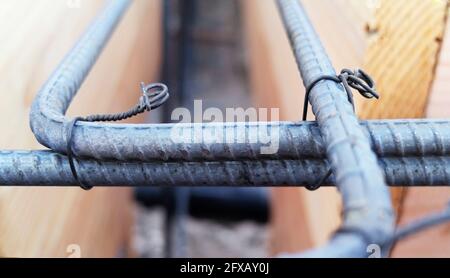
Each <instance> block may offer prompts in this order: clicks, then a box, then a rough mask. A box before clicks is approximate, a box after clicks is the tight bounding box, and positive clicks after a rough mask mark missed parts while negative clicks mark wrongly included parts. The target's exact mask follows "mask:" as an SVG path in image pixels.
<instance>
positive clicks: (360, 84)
mask: <svg viewBox="0 0 450 278" xmlns="http://www.w3.org/2000/svg"><path fill="white" fill-rule="evenodd" d="M324 80H329V81H334V82H336V83H338V84H342V86H343V87H344V90H345V92H346V93H347V99H348V102H350V104H351V105H352V108H353V112H355V103H354V101H353V93H352V88H353V89H355V90H357V91H358V92H359V94H360V95H362V96H363V97H365V98H368V99H371V98H376V99H379V98H380V96H379V95H378V93H377V91H376V88H375V82H374V81H373V79H372V78H371V77H370V76H369V75H368V74H367V73H365V72H364V71H363V70H361V69H357V70H355V71H352V70H350V69H343V70H342V71H341V73H340V74H339V75H337V76H334V75H322V76H319V77H318V78H317V79H315V80H314V81H313V82H311V84H310V85H309V86H308V87H306V94H305V102H304V104H303V121H306V119H307V116H308V102H309V95H310V93H311V91H312V89H313V88H314V87H315V86H316V85H317V84H318V83H319V82H321V81H324ZM332 173H333V172H332V170H331V169H329V170H328V171H327V173H326V174H325V176H323V177H322V178H320V180H319V181H317V182H316V183H315V184H313V185H307V186H306V189H308V190H310V191H315V190H317V189H319V188H320V187H321V186H322V184H323V183H324V182H325V181H326V180H327V179H328V178H329V177H330V176H331V174H332Z"/></svg>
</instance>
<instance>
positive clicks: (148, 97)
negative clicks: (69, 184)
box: [65, 82, 170, 190]
mask: <svg viewBox="0 0 450 278" xmlns="http://www.w3.org/2000/svg"><path fill="white" fill-rule="evenodd" d="M141 91H142V96H141V97H140V98H139V102H138V104H137V105H136V106H134V107H133V108H132V109H130V110H129V111H127V112H123V113H118V114H104V115H101V114H98V115H91V116H87V117H76V118H73V119H72V120H70V121H69V122H68V124H67V125H66V127H65V130H66V140H67V149H66V155H67V159H68V160H69V165H70V170H71V171H72V175H73V177H74V179H75V180H76V181H77V182H78V183H79V184H80V187H81V188H83V189H84V190H90V189H92V186H91V185H87V184H85V183H84V182H83V181H82V180H81V179H80V177H79V175H78V173H77V169H76V166H75V162H74V156H73V149H72V139H73V138H72V137H73V128H74V126H75V124H76V123H77V122H78V121H82V122H115V121H121V120H125V119H128V118H131V117H134V116H136V115H138V114H141V113H143V112H145V111H151V110H154V109H156V108H158V107H160V106H161V105H163V104H164V103H165V102H166V101H167V99H169V96H170V95H169V89H168V88H167V86H166V85H165V84H162V83H151V84H148V85H145V83H143V82H141Z"/></svg>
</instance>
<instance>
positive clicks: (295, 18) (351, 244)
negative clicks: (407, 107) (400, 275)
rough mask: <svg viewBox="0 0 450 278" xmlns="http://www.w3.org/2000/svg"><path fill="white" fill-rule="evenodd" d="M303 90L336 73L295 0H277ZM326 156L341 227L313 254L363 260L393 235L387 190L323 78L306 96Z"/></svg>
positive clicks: (344, 101) (337, 90)
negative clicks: (341, 211) (373, 246)
mask: <svg viewBox="0 0 450 278" xmlns="http://www.w3.org/2000/svg"><path fill="white" fill-rule="evenodd" d="M278 4H279V8H280V11H281V15H282V17H283V20H284V24H285V27H286V29H287V32H288V34H289V38H290V41H291V44H292V48H293V51H294V54H295V58H296V61H297V64H298V67H299V70H300V73H301V76H302V78H303V82H304V84H305V87H309V86H310V84H312V83H313V82H314V81H315V80H317V79H318V78H319V77H321V76H323V75H331V76H335V75H336V72H335V70H334V68H333V66H332V64H331V62H330V60H329V58H328V56H327V54H326V52H325V49H324V48H323V46H322V44H321V42H320V39H319V37H318V36H317V34H316V32H315V30H314V28H313V26H312V24H311V22H310V21H309V19H308V17H307V15H306V13H305V11H304V9H303V7H302V6H301V4H300V3H299V1H297V0H278ZM309 102H310V103H311V106H312V110H313V112H314V114H315V116H316V120H317V122H318V125H319V128H320V131H321V134H322V137H323V141H324V143H325V146H326V150H327V157H328V159H329V161H330V165H331V169H332V170H333V173H334V175H335V177H336V183H337V186H338V188H339V191H340V192H341V194H342V198H343V208H344V223H343V225H342V226H341V228H340V230H339V232H338V233H336V234H335V236H334V237H333V239H332V240H331V241H330V242H329V243H328V245H327V247H325V248H324V249H323V250H325V252H323V251H322V249H320V250H317V251H316V252H313V255H314V256H318V257H325V256H330V254H331V256H333V255H339V256H342V257H364V256H366V255H367V253H366V249H367V246H368V245H370V244H380V245H381V244H382V243H383V242H385V241H386V239H387V238H389V237H390V236H391V235H392V233H393V232H394V213H393V210H392V205H391V200H390V194H389V190H388V189H387V187H386V186H385V185H386V182H385V179H384V176H383V173H382V171H381V169H380V167H379V166H378V164H377V159H376V156H375V153H374V152H373V151H372V150H371V148H370V144H369V141H368V140H367V138H366V137H365V136H364V133H363V131H362V129H361V128H360V126H359V124H358V120H357V118H356V116H355V114H354V112H353V108H352V105H351V104H350V103H349V101H348V98H347V96H346V93H345V92H344V90H343V87H342V86H341V85H340V84H337V83H335V82H333V81H329V80H324V81H322V82H319V83H317V85H316V86H315V87H314V88H313V89H312V91H311V93H310V95H309Z"/></svg>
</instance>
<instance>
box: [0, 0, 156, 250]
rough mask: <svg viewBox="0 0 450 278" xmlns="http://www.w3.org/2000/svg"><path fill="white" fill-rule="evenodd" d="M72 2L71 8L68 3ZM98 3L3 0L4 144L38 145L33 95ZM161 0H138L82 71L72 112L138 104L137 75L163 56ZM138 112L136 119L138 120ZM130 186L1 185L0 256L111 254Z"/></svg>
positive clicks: (150, 77)
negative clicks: (82, 81)
mask: <svg viewBox="0 0 450 278" xmlns="http://www.w3.org/2000/svg"><path fill="white" fill-rule="evenodd" d="M71 3H75V6H73V5H70V4H71ZM103 4H104V1H100V0H95V1H84V0H82V1H70V2H69V1H52V0H40V1H31V0H16V1H12V0H10V1H2V3H1V4H0V5H1V8H0V37H1V38H2V43H1V44H0V72H1V73H2V77H1V80H0V92H2V93H0V110H1V111H2V115H3V117H1V118H0V129H1V130H2V136H1V137H0V143H1V146H2V149H29V148H33V149H39V148H42V147H41V146H39V145H38V143H36V141H35V139H34V136H33V134H32V133H31V130H30V128H29V124H28V122H29V121H28V114H29V109H30V105H31V102H32V100H33V98H34V96H35V94H36V92H37V91H38V89H39V88H40V86H41V85H42V84H43V83H44V81H45V80H46V79H47V78H48V76H49V75H50V73H51V71H52V70H53V69H54V68H55V67H56V66H57V64H58V63H59V61H60V60H61V59H62V58H63V57H64V55H65V53H66V52H67V51H68V50H69V49H70V48H71V46H72V45H73V44H74V43H75V42H76V40H77V39H78V37H79V36H80V35H81V34H82V32H83V30H84V29H85V28H86V27H87V25H88V24H89V23H90V22H91V20H92V19H93V18H94V16H95V15H96V14H97V13H98V12H99V11H100V10H101V8H102V7H103ZM159 22H160V1H159V0H152V1H147V0H135V1H133V4H132V6H131V7H130V10H129V11H128V12H127V14H126V16H125V18H124V20H123V22H122V23H121V24H120V25H119V29H118V31H117V32H116V33H115V34H114V36H113V38H112V41H111V42H110V43H109V45H108V46H107V47H106V49H105V51H104V53H103V54H102V55H101V57H100V60H99V62H98V63H97V64H96V65H95V67H94V69H93V71H92V72H91V74H90V75H89V77H88V78H87V80H86V82H85V84H84V85H83V87H82V89H81V91H80V93H79V94H78V96H77V97H76V99H75V101H74V102H73V105H72V106H71V108H70V111H69V114H70V115H86V114H92V113H104V112H118V111H123V110H125V109H128V108H129V107H131V106H132V105H134V104H135V102H136V100H137V98H138V94H139V82H140V81H146V82H150V81H155V80H157V73H158V68H159V63H160V55H159V53H160V45H159V41H160V38H159V36H160V24H159ZM139 120H142V118H141V119H135V120H134V121H139ZM131 223H132V202H131V189H123V188H117V189H106V188H102V189H93V190H92V191H89V192H84V191H82V190H81V189H78V188H70V189H69V188H36V187H35V188H12V187H2V188H0V256H11V257H35V256H37V257H42V256H44V257H66V256H69V255H77V254H73V251H74V250H75V249H73V248H74V246H73V244H76V245H78V246H79V247H80V249H81V250H80V251H81V256H82V257H111V256H116V255H118V252H119V250H120V248H123V247H125V246H126V244H127V241H128V240H129V238H128V237H129V235H128V233H129V228H130V226H131Z"/></svg>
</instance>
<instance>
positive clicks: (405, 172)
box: [0, 151, 450, 186]
mask: <svg viewBox="0 0 450 278" xmlns="http://www.w3.org/2000/svg"><path fill="white" fill-rule="evenodd" d="M76 163H77V168H78V171H79V172H78V173H79V174H80V178H81V179H82V180H83V181H84V182H85V183H87V184H91V185H96V186H213V185H221V186H222V185H223V186H306V185H309V184H311V183H314V182H315V181H316V180H317V177H320V176H321V175H323V174H325V173H326V172H327V170H328V167H329V165H328V163H327V161H326V160H324V159H305V160H263V161H221V162H220V161H216V162H120V161H98V160H95V159H77V160H76ZM378 163H379V165H380V166H381V168H382V169H383V170H384V173H385V175H386V179H387V182H388V183H389V184H391V185H402V186H403V185H406V186H422V185H428V186H439V185H442V184H450V173H449V171H450V170H449V169H450V156H446V157H408V158H397V157H387V158H380V159H379V160H378ZM326 184H328V185H333V184H335V178H334V177H333V176H331V177H330V178H329V179H328V180H327V182H326ZM0 185H21V186H27V185H54V186H76V185H78V182H77V181H76V180H75V179H74V177H73V175H72V172H71V170H70V165H69V161H68V159H67V157H66V156H65V155H61V154H58V153H54V152H51V151H0Z"/></svg>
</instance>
